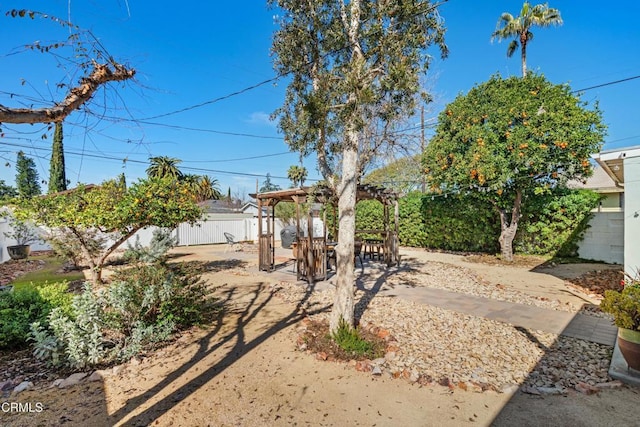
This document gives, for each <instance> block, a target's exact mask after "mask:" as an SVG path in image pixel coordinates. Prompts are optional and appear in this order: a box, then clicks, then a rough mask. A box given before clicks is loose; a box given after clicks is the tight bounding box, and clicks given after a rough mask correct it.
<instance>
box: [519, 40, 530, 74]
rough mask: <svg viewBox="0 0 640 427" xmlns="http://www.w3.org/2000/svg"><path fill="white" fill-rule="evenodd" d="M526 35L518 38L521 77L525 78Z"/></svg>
mask: <svg viewBox="0 0 640 427" xmlns="http://www.w3.org/2000/svg"><path fill="white" fill-rule="evenodd" d="M527 41H528V40H527V35H526V33H525V34H524V35H521V36H520V57H521V59H522V77H523V78H524V77H527Z"/></svg>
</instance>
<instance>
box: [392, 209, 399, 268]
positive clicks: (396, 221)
mask: <svg viewBox="0 0 640 427" xmlns="http://www.w3.org/2000/svg"><path fill="white" fill-rule="evenodd" d="M393 223H394V229H395V233H394V237H393V257H394V261H395V264H396V266H398V267H400V236H399V235H398V233H400V206H399V204H398V200H397V199H396V200H394V201H393Z"/></svg>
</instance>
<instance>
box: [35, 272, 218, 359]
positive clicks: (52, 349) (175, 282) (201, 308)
mask: <svg viewBox="0 0 640 427" xmlns="http://www.w3.org/2000/svg"><path fill="white" fill-rule="evenodd" d="M208 307H209V301H208V299H207V298H206V288H205V286H204V283H203V282H201V281H200V276H198V274H197V273H196V272H194V271H193V270H191V269H189V268H188V267H185V266H183V265H179V266H169V265H165V264H153V265H136V266H134V267H131V268H129V269H126V270H122V271H120V272H118V273H116V274H115V275H114V276H113V282H112V284H111V285H110V286H109V287H108V288H105V289H102V290H101V291H99V292H94V291H93V289H92V288H91V286H90V285H89V284H85V289H84V291H83V293H82V294H81V295H78V296H76V297H74V298H73V302H72V304H71V315H69V314H65V312H64V311H63V310H62V309H61V308H57V309H55V310H53V311H52V312H51V314H50V316H49V319H48V320H49V326H50V332H48V331H46V330H45V329H44V328H43V327H42V326H41V325H40V324H34V325H32V331H31V337H32V340H33V341H34V342H35V344H34V348H35V350H34V354H35V355H36V357H39V358H42V359H47V360H50V361H51V362H52V363H60V364H65V365H68V366H70V367H72V368H76V369H83V368H85V367H87V366H95V365H98V364H105V363H111V362H120V361H124V360H127V359H129V358H131V357H132V356H134V355H137V354H139V353H140V352H142V351H145V349H147V348H149V347H150V346H152V345H154V344H155V343H158V342H163V341H166V340H167V339H169V338H170V337H171V336H172V334H173V333H174V332H175V331H176V330H177V329H180V328H185V327H188V326H191V325H194V324H196V323H200V322H202V320H203V319H204V315H205V313H206V310H207V309H208Z"/></svg>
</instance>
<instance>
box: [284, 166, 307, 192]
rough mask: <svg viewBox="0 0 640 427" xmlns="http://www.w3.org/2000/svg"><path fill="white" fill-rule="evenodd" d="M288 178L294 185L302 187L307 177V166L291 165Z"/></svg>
mask: <svg viewBox="0 0 640 427" xmlns="http://www.w3.org/2000/svg"><path fill="white" fill-rule="evenodd" d="M287 178H289V180H290V181H291V185H293V186H294V187H302V184H304V181H305V179H307V168H305V167H304V166H298V165H291V166H289V170H287Z"/></svg>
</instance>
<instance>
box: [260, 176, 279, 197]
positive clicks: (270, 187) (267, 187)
mask: <svg viewBox="0 0 640 427" xmlns="http://www.w3.org/2000/svg"><path fill="white" fill-rule="evenodd" d="M277 190H281V188H280V186H279V185H278V184H274V183H273V182H271V174H270V173H268V172H267V178H266V179H265V180H264V182H263V183H262V187H260V192H261V193H266V192H268V191H277Z"/></svg>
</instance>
